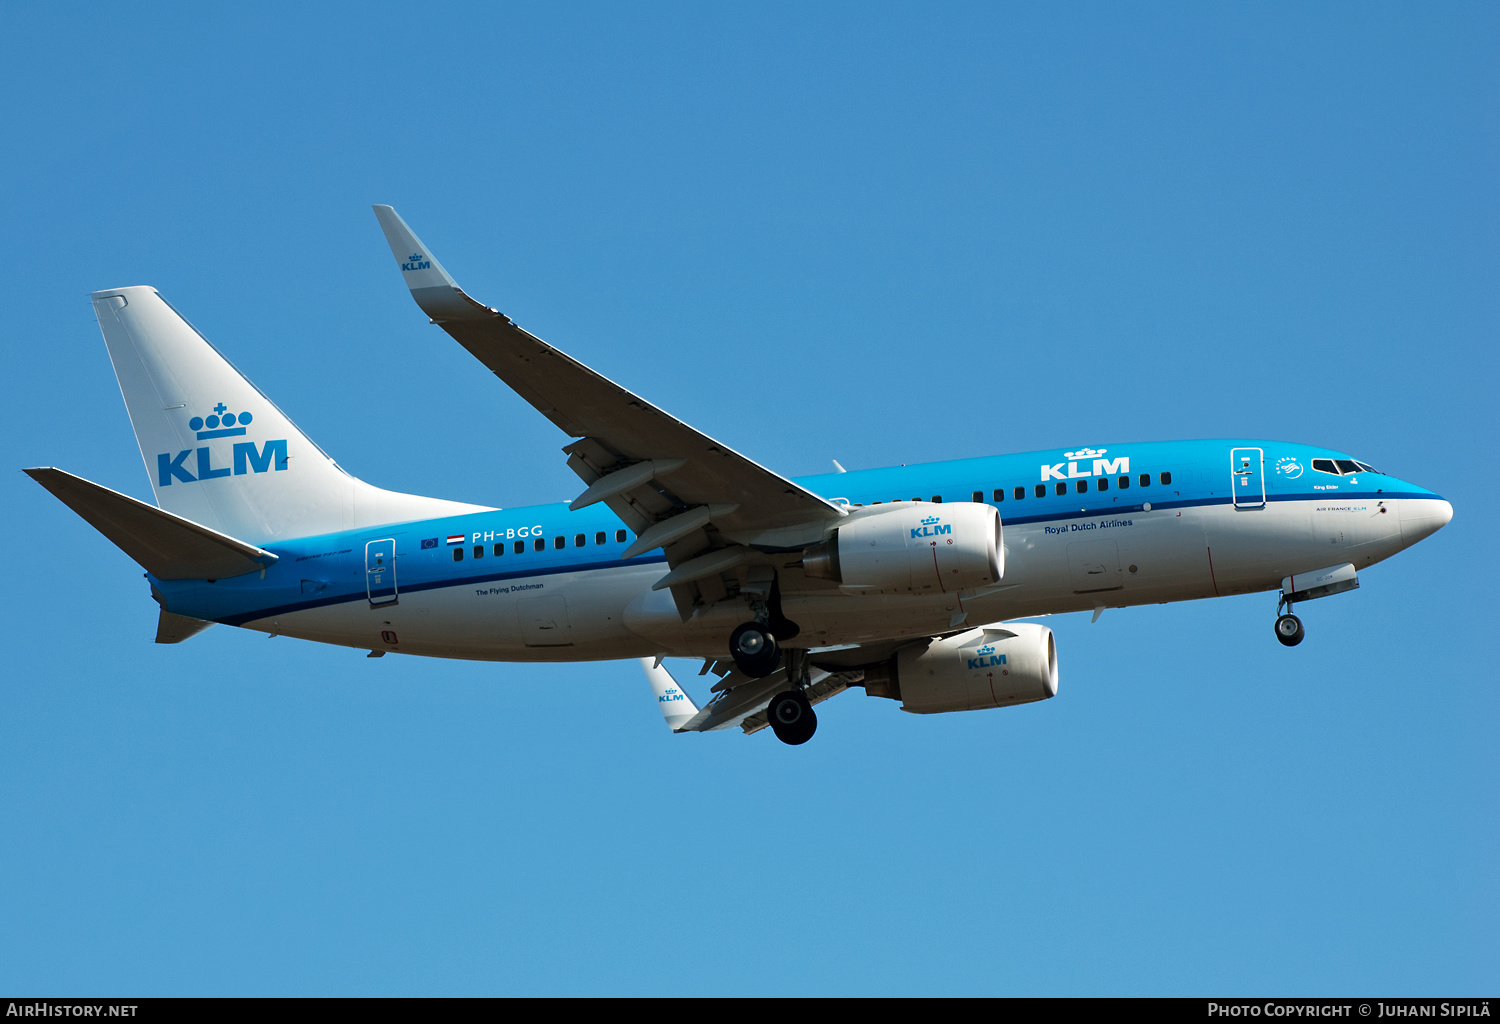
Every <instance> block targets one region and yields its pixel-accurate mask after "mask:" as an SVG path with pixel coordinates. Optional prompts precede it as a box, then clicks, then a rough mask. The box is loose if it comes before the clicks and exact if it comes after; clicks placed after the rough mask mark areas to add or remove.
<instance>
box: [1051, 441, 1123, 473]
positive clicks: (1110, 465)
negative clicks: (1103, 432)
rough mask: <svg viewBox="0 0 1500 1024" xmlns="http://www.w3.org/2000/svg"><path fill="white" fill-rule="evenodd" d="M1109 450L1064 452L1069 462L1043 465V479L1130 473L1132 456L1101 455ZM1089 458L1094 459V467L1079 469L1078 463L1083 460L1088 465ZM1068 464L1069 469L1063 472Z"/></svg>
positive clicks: (1090, 449)
mask: <svg viewBox="0 0 1500 1024" xmlns="http://www.w3.org/2000/svg"><path fill="white" fill-rule="evenodd" d="M1107 451H1109V449H1108V448H1080V449H1078V451H1076V452H1063V458H1065V459H1067V460H1068V461H1067V462H1059V463H1057V465H1055V466H1047V465H1044V466H1042V480H1043V481H1047V480H1077V479H1078V478H1079V477H1086V476H1114V475H1115V474H1117V473H1121V474H1128V473H1129V472H1130V456H1129V455H1121V456H1120V457H1119V458H1117V459H1103V458H1099V456H1101V455H1103V454H1104V453H1105V452H1107ZM1089 459H1093V461H1094V465H1093V469H1092V470H1090V469H1088V468H1084V469H1079V468H1078V464H1079V463H1080V462H1083V463H1084V464H1085V466H1087V462H1088V460H1089ZM1064 466H1067V467H1068V471H1067V472H1066V473H1064V472H1063V467H1064Z"/></svg>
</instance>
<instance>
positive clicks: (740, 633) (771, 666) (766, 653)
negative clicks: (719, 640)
mask: <svg viewBox="0 0 1500 1024" xmlns="http://www.w3.org/2000/svg"><path fill="white" fill-rule="evenodd" d="M729 653H730V655H731V656H732V657H733V658H734V664H735V666H736V667H737V668H738V669H739V670H740V671H741V672H743V673H745V675H747V676H750V677H751V678H752V679H763V678H765V677H766V676H768V675H770V674H771V673H772V672H775V671H776V669H777V668H778V667H780V665H781V648H780V647H778V646H777V645H776V638H775V637H774V636H772V635H771V631H770V630H769V629H767V628H766V627H765V626H762V625H761V624H760V623H759V622H746V623H744V624H743V625H740V626H736V627H735V629H734V632H733V633H730V634H729Z"/></svg>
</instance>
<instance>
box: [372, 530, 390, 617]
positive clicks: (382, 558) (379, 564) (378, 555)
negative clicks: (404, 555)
mask: <svg viewBox="0 0 1500 1024" xmlns="http://www.w3.org/2000/svg"><path fill="white" fill-rule="evenodd" d="M365 593H367V594H368V595H369V597H370V606H371V607H372V608H373V607H377V606H379V605H383V604H395V603H396V541H395V539H394V538H391V537H387V538H386V539H385V540H372V541H370V542H369V543H368V544H366V545H365Z"/></svg>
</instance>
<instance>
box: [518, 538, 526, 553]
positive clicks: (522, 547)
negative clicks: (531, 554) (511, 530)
mask: <svg viewBox="0 0 1500 1024" xmlns="http://www.w3.org/2000/svg"><path fill="white" fill-rule="evenodd" d="M525 551H526V542H525V541H524V540H518V541H516V554H518V555H520V554H524V553H525Z"/></svg>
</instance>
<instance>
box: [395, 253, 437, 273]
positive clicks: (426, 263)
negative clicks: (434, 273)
mask: <svg viewBox="0 0 1500 1024" xmlns="http://www.w3.org/2000/svg"><path fill="white" fill-rule="evenodd" d="M401 269H402V270H431V269H432V261H431V260H429V259H424V258H423V257H422V254H421V253H419V252H414V253H412V254H411V259H409V260H406V261H405V262H403V263H402V264H401Z"/></svg>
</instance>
